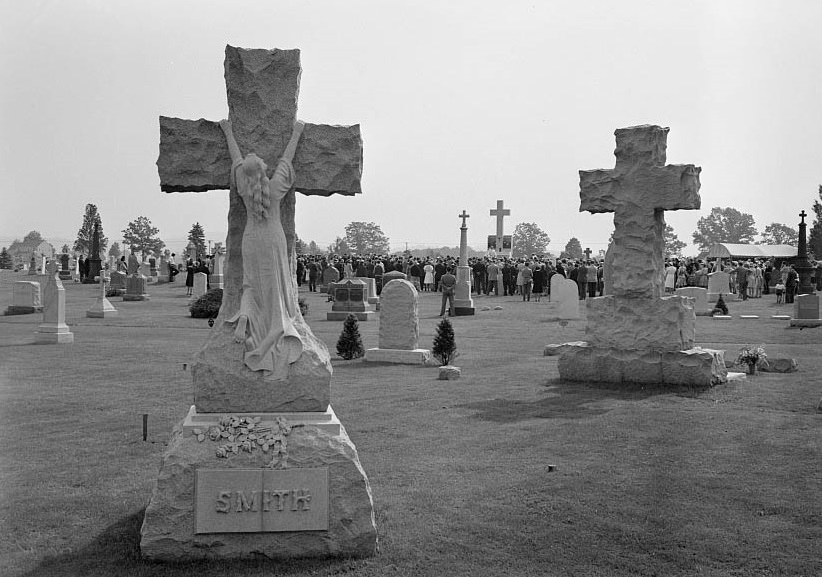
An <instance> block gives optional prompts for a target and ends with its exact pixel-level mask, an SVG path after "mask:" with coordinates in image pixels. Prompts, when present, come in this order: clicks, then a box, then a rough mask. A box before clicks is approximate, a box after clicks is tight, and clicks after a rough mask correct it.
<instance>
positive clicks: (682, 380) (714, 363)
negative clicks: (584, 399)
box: [558, 343, 728, 386]
mask: <svg viewBox="0 0 822 577" xmlns="http://www.w3.org/2000/svg"><path fill="white" fill-rule="evenodd" d="M558 368H559V372H560V375H562V378H563V379H567V380H569V381H592V382H606V383H641V384H649V385H651V384H672V385H695V386H712V385H716V384H719V383H723V382H725V381H726V380H727V374H728V369H727V368H725V351H718V350H713V349H701V348H694V349H690V350H685V351H654V350H639V349H619V348H612V347H595V346H590V345H588V344H587V343H579V344H576V343H575V344H571V343H567V344H566V345H564V346H563V348H562V353H561V355H560V357H559V363H558Z"/></svg>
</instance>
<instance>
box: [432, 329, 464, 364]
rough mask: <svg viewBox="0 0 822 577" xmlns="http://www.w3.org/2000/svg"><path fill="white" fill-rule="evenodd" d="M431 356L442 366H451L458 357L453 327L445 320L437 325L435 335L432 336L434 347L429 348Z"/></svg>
mask: <svg viewBox="0 0 822 577" xmlns="http://www.w3.org/2000/svg"><path fill="white" fill-rule="evenodd" d="M431 354H432V355H433V356H434V358H435V359H437V360H438V361H439V362H440V364H441V365H442V366H445V365H448V364H451V362H452V361H453V360H454V359H456V358H457V356H459V353H458V352H457V343H456V340H455V339H454V326H453V325H452V324H451V321H449V320H448V319H447V318H444V319H442V320H441V321H440V324H438V325H437V334H436V335H434V346H433V347H432V348H431Z"/></svg>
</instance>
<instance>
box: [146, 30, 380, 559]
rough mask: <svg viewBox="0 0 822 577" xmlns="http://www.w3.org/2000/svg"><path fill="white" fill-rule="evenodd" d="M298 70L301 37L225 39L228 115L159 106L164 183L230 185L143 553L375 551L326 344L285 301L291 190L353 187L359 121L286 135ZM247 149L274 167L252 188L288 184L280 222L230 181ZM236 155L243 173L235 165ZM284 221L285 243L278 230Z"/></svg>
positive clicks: (292, 288)
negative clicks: (199, 344) (220, 242)
mask: <svg viewBox="0 0 822 577" xmlns="http://www.w3.org/2000/svg"><path fill="white" fill-rule="evenodd" d="M300 73H301V69H300V58H299V51H298V50H245V49H241V48H234V47H231V46H227V47H226V51H225V78H226V87H227V93H228V108H229V114H228V117H229V120H230V121H231V123H230V125H231V128H229V129H227V130H226V131H225V132H224V130H223V128H222V127H221V126H220V125H219V123H217V122H211V121H207V120H203V119H200V120H196V121H192V120H180V119H177V118H165V117H161V118H160V157H159V159H158V160H157V166H158V170H159V173H160V181H161V188H162V190H164V191H165V192H174V191H179V192H185V191H196V192H200V191H206V190H212V189H230V193H229V213H228V235H227V238H226V264H225V280H224V290H223V300H222V305H221V307H220V313H219V315H218V317H217V319H216V322H215V324H214V327H213V328H212V329H211V331H210V332H209V337H208V340H207V342H206V343H205V345H204V346H203V348H202V349H201V350H200V351H199V353H198V354H197V357H196V360H195V362H194V364H193V367H192V378H193V381H194V405H193V406H192V407H191V409H190V410H189V412H188V415H187V416H186V417H185V419H184V420H183V422H182V423H181V424H180V425H178V426H177V427H176V428H175V429H174V432H173V434H172V438H171V440H170V441H169V444H168V448H167V450H166V453H165V454H164V456H163V462H162V465H161V468H160V473H159V476H158V479H157V484H156V486H155V489H154V492H153V494H152V497H151V502H150V503H149V505H148V507H147V509H146V513H145V519H144V522H143V527H142V531H141V534H142V538H141V541H140V547H141V551H142V553H143V555H144V556H145V557H147V558H151V559H157V560H166V561H169V560H188V559H196V558H259V557H261V556H262V557H268V558H288V557H306V556H327V555H332V554H333V555H345V556H364V555H372V554H374V553H375V552H376V545H377V536H376V527H375V523H374V511H373V504H372V499H371V490H370V486H369V484H368V479H367V477H366V475H365V472H364V471H363V469H362V466H361V465H360V462H359V457H358V455H357V450H356V447H354V445H353V443H352V442H351V440H350V439H349V438H348V435H347V434H346V432H345V428H344V427H343V426H342V424H341V423H340V421H339V419H337V417H336V415H335V414H334V411H333V410H332V409H331V406H330V383H331V373H332V369H331V360H330V355H329V353H328V349H327V348H326V346H325V344H323V342H322V341H320V340H319V339H317V338H316V337H315V336H314V334H313V333H312V332H311V329H310V327H309V326H308V324H307V323H306V322H305V320H304V319H303V318H302V315H300V313H299V308H298V307H297V284H296V277H295V275H294V272H295V271H294V264H295V263H294V248H293V247H294V238H295V234H294V207H295V194H294V191H295V190H299V191H300V192H302V193H303V194H319V195H323V196H328V195H330V194H344V195H353V194H357V193H359V192H361V190H360V176H361V173H362V141H361V139H360V130H359V126H357V125H355V126H325V125H314V124H306V125H305V127H304V129H303V132H302V135H301V137H300V139H299V141H295V140H293V139H292V134H295V135H298V136H299V134H298V132H297V130H296V129H295V124H294V123H295V120H296V115H297V94H298V92H299V80H300ZM231 133H233V137H234V138H236V145H237V146H238V147H239V149H240V151H241V153H237V151H236V148H237V146H235V143H234V142H232V147H233V148H232V149H230V148H229V145H228V142H229V141H228V140H227V138H228V135H229V134H231ZM295 142H298V143H297V146H296V152H295V153H294V156H293V160H292V162H291V166H292V167H293V172H294V173H296V180H295V181H294V184H293V186H292V187H291V188H290V189H288V187H289V186H290V183H289V184H285V185H283V186H284V187H285V189H287V192H285V191H284V190H281V189H279V188H272V187H273V186H274V184H273V183H275V182H276V183H283V182H286V181H285V178H286V177H285V176H283V175H282V174H280V172H281V171H283V172H285V171H287V172H289V173H291V171H290V169H289V168H290V167H288V163H287V162H286V161H287V160H288V159H287V158H286V161H284V162H283V163H278V161H279V159H280V158H281V157H282V156H283V155H284V151H289V152H288V155H289V156H290V154H291V152H292V151H294V148H293V146H294V143H295ZM235 153H236V154H235ZM249 153H255V154H256V155H257V156H258V157H260V158H261V159H262V160H263V161H264V162H265V164H266V165H267V166H268V167H269V171H271V169H274V167H277V168H276V172H277V174H267V175H266V176H269V178H270V181H269V182H268V183H266V184H264V186H265V187H266V191H265V192H268V193H270V194H271V197H272V198H273V197H274V194H275V193H280V194H285V196H284V197H283V198H282V201H280V217H281V218H280V220H281V222H282V231H280V230H279V228H278V227H277V226H276V221H266V220H265V219H266V218H267V217H266V215H265V214H262V216H261V215H260V214H258V213H257V212H254V213H253V217H252V219H247V211H246V206H245V204H244V201H243V197H242V196H241V195H240V192H243V193H244V194H245V195H246V198H247V199H249V202H254V200H253V198H252V197H249V196H248V195H249V191H250V190H251V189H248V188H243V189H242V190H241V191H240V192H238V190H237V185H236V184H233V183H232V182H231V180H232V179H231V178H230V171H231V166H232V158H231V155H232V154H235V157H236V156H237V155H241V154H249ZM238 162H240V161H238ZM237 166H238V168H237V173H240V172H243V174H244V176H243V178H246V174H247V173H246V172H245V165H243V166H244V167H243V168H239V164H238V165H237ZM257 166H260V165H259V164H257ZM238 179H239V177H238ZM257 182H265V179H263V178H261V177H257ZM269 185H271V186H269ZM243 186H246V185H243ZM277 186H279V184H277ZM278 198H279V197H278ZM271 214H272V215H273V214H276V212H275V211H272V212H271ZM246 228H247V229H248V233H249V234H248V235H245V234H244V233H245V232H246ZM261 231H263V232H261ZM269 231H271V232H269ZM283 233H285V241H286V242H285V244H286V245H287V250H286V249H283V248H282V247H283V244H284V243H283V242H282V240H277V239H282V238H283ZM249 239H253V241H250V240H249ZM244 244H245V245H246V248H245V249H244V246H243V245H244ZM268 244H270V245H271V247H270V250H269V247H268V246H267V245H268ZM244 251H245V255H244ZM244 256H245V258H246V262H247V263H248V264H249V266H248V267H246V268H244V266H243V259H244ZM255 259H256V260H255ZM286 260H288V262H285V261H286ZM251 263H261V265H262V266H253V265H252V264H251ZM289 265H290V266H291V274H290V275H289V274H288V267H289ZM269 268H271V269H272V270H268V269H269ZM246 269H247V270H246ZM261 269H265V270H262V272H263V273H265V274H259V273H260V272H261ZM246 273H247V274H246ZM244 274H246V276H245V277H244ZM286 276H290V278H284V277H286ZM260 279H264V280H260ZM246 281H247V282H246ZM246 286H247V287H248V288H247V289H246V288H245V287H246ZM244 291H246V294H245V295H244ZM265 307H270V309H268V308H265ZM267 310H270V311H274V312H276V313H277V314H276V315H275V314H273V313H272V314H265V313H264V312H263V311H267ZM277 323H278V324H277ZM262 326H272V327H275V328H274V329H271V330H270V331H269V332H268V333H265V334H263V335H259V334H257V333H259V332H260V330H259V329H255V328H254V327H262ZM248 327H251V328H250V329H249V328H248ZM277 327H280V329H281V332H279V333H278V332H277V330H276V328H277ZM255 330H256V331H257V333H255V332H254V331H255ZM285 331H288V332H287V336H282V335H284V334H285ZM255 339H256V340H255ZM269 345H270V346H269ZM255 347H256V348H255ZM252 349H253V350H252ZM257 350H263V351H264V354H265V357H264V359H265V360H266V361H267V360H268V359H269V358H270V357H273V365H274V367H282V368H284V369H283V370H273V369H272V370H266V368H265V366H263V364H262V363H259V365H260V368H258V365H257V364H255V363H249V361H248V356H247V353H249V351H250V352H251V353H255V352H256V351H257Z"/></svg>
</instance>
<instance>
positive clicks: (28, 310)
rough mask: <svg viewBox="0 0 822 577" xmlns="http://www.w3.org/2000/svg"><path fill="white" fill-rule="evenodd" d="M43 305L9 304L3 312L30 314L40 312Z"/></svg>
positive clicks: (10, 314) (6, 313)
mask: <svg viewBox="0 0 822 577" xmlns="http://www.w3.org/2000/svg"><path fill="white" fill-rule="evenodd" d="M42 312H43V307H26V306H20V305H10V306H8V307H7V308H6V311H5V312H4V313H3V314H4V315H5V316H12V315H30V314H34V313H42Z"/></svg>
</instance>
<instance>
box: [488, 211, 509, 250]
mask: <svg viewBox="0 0 822 577" xmlns="http://www.w3.org/2000/svg"><path fill="white" fill-rule="evenodd" d="M502 205H503V202H502V201H501V200H498V201H497V208H492V209H491V216H496V217H497V246H496V251H497V253H500V252H502V236H503V235H502V220H503V219H504V218H505V217H506V216H511V210H510V209H508V208H502Z"/></svg>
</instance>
